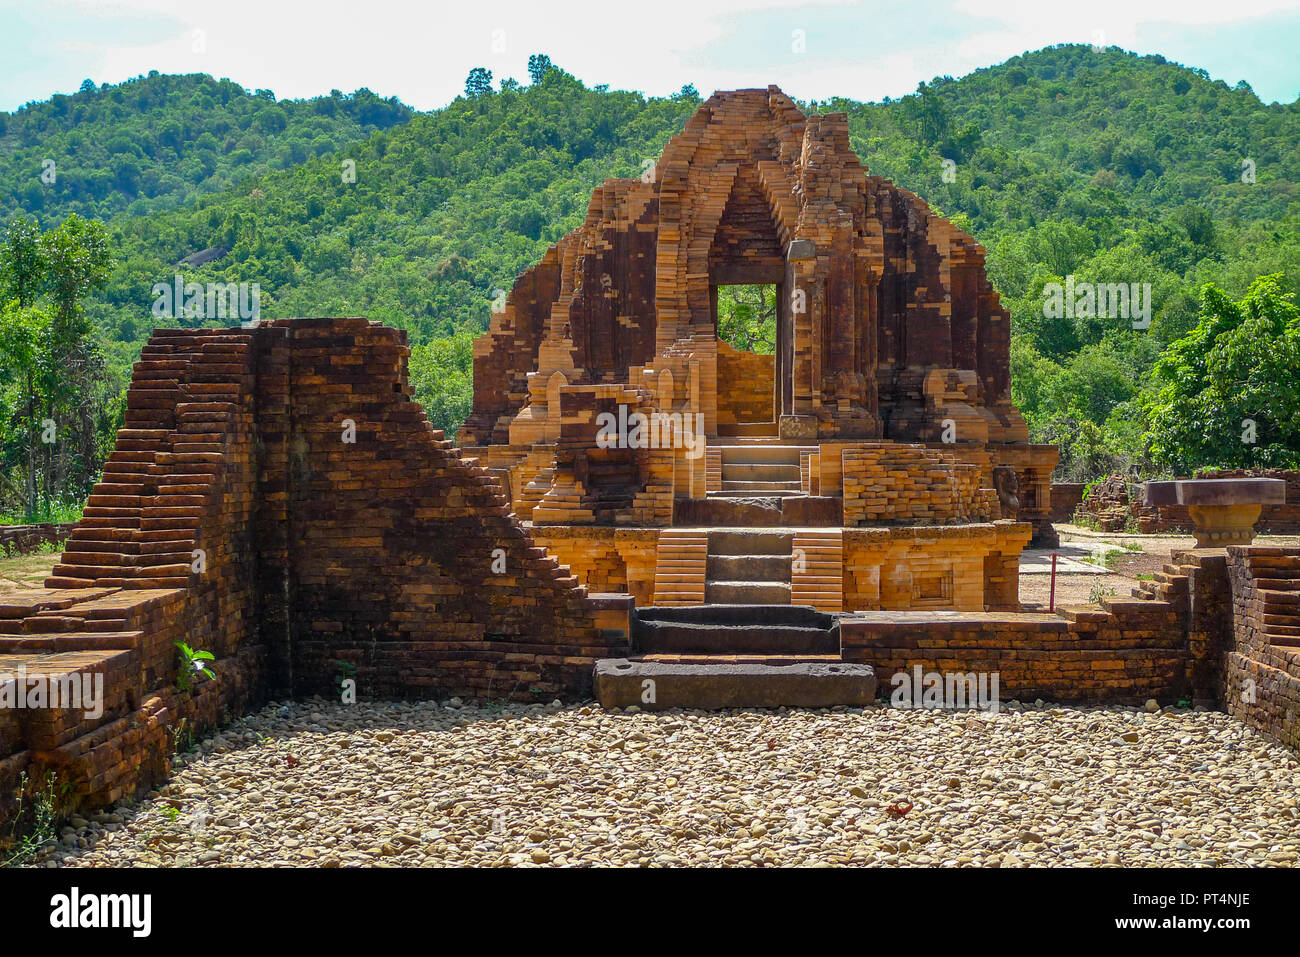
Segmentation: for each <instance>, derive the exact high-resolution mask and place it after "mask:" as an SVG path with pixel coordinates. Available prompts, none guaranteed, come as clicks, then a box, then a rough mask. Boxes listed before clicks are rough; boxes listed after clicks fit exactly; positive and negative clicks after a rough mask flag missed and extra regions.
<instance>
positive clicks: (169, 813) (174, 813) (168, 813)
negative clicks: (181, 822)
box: [162, 804, 181, 821]
mask: <svg viewBox="0 0 1300 957" xmlns="http://www.w3.org/2000/svg"><path fill="white" fill-rule="evenodd" d="M162 816H163V817H165V818H167V820H169V821H175V820H176V819H177V818H178V817H180V816H181V809H180V808H178V807H176V806H175V805H173V804H168V805H167V806H166V807H165V808H163V809H162Z"/></svg>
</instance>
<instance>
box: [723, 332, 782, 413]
mask: <svg viewBox="0 0 1300 957" xmlns="http://www.w3.org/2000/svg"><path fill="white" fill-rule="evenodd" d="M775 376H776V357H775V356H769V355H760V354H758V353H756V352H741V351H740V350H738V349H735V348H733V347H732V346H731V345H729V344H728V343H727V342H725V341H723V340H718V424H719V425H736V424H737V423H742V422H775V421H776V417H775V416H774V415H773V414H772V407H773V406H772V403H773V400H774V385H773V383H774V380H775Z"/></svg>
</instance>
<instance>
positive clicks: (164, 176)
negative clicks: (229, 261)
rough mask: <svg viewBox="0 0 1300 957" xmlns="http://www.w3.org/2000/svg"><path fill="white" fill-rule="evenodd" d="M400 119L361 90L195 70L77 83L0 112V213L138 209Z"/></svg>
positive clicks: (403, 115) (309, 154)
mask: <svg viewBox="0 0 1300 957" xmlns="http://www.w3.org/2000/svg"><path fill="white" fill-rule="evenodd" d="M410 116H411V110H410V108H409V107H406V106H404V105H403V104H401V103H399V102H397V100H395V99H388V100H383V99H380V98H379V97H377V96H375V94H373V93H371V92H370V91H369V90H358V91H357V92H356V93H353V94H349V95H346V96H345V95H343V94H342V93H339V92H338V91H337V90H336V91H334V92H333V93H332V94H330V95H329V96H322V97H317V98H315V99H312V100H280V101H277V100H276V99H275V96H274V95H273V94H272V93H271V91H270V90H257V91H256V92H253V93H250V92H248V91H247V90H245V89H244V88H243V87H241V86H240V85H239V84H238V83H233V82H231V81H230V80H214V79H213V78H212V77H210V76H207V75H205V74H194V75H190V76H162V75H160V74H158V73H151V74H149V76H147V77H139V78H137V79H135V80H130V81H128V82H126V83H120V84H117V85H116V86H110V85H108V84H104V85H103V86H102V87H96V86H95V84H94V83H92V82H91V81H90V80H87V81H86V82H85V83H83V84H82V85H81V89H80V90H79V91H78V92H77V93H75V94H73V95H72V96H64V95H62V94H59V95H56V96H54V97H51V98H50V99H49V100H46V101H45V102H42V103H29V104H27V105H26V106H24V107H22V108H21V109H19V110H17V111H15V112H13V113H2V112H0V218H3V219H4V220H5V221H7V220H8V219H9V218H10V217H11V216H12V215H13V214H14V213H15V212H17V211H19V210H24V211H26V212H28V213H32V214H36V215H39V216H41V217H42V218H43V219H62V218H63V217H64V216H66V215H67V214H68V213H79V214H81V215H82V216H86V217H93V218H99V219H105V218H108V217H110V216H113V215H115V214H117V213H121V212H124V211H125V212H129V213H130V214H132V215H137V216H138V215H144V214H146V213H150V212H153V211H156V210H160V209H168V208H172V207H175V206H178V205H181V204H184V203H186V202H188V201H191V200H193V199H194V198H195V197H196V196H198V195H201V194H203V193H211V192H217V191H220V190H223V189H225V188H227V187H229V186H230V185H231V184H232V183H234V182H236V181H237V180H243V179H248V178H251V177H256V176H260V175H264V174H265V173H267V172H268V171H270V170H275V169H284V168H287V167H290V166H294V165H296V164H298V163H303V162H306V161H307V160H309V159H311V158H313V157H316V156H320V155H322V154H324V153H328V152H331V151H333V150H336V149H338V148H339V147H340V146H343V145H344V144H346V143H351V142H353V141H355V140H358V139H362V138H364V137H365V136H368V135H369V134H370V133H372V132H373V131H375V130H377V129H387V128H388V127H390V126H393V125H395V124H398V123H403V122H405V121H406V120H407V119H408V118H409V117H410ZM51 162H52V163H53V166H52V167H50V166H49V163H51ZM43 174H44V178H42V176H43Z"/></svg>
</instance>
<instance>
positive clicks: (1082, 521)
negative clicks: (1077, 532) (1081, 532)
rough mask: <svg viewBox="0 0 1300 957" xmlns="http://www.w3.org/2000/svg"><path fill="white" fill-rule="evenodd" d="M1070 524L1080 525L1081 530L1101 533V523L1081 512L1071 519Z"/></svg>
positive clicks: (1077, 511)
mask: <svg viewBox="0 0 1300 957" xmlns="http://www.w3.org/2000/svg"><path fill="white" fill-rule="evenodd" d="M1070 524H1072V525H1078V526H1079V527H1080V528H1086V529H1088V530H1089V531H1092V532H1100V531H1101V523H1100V522H1098V521H1097V519H1095V518H1093V517H1092V516H1091V515H1088V514H1086V513H1084V512H1083V511H1080V510H1076V511H1075V513H1074V517H1073V518H1072V519H1070Z"/></svg>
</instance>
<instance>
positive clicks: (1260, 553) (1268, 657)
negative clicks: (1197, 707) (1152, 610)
mask: <svg viewBox="0 0 1300 957" xmlns="http://www.w3.org/2000/svg"><path fill="white" fill-rule="evenodd" d="M1228 575H1229V578H1230V580H1231V583H1232V645H1231V648H1230V650H1229V651H1228V654H1227V656H1226V664H1225V668H1224V698H1225V700H1226V703H1227V707H1228V711H1229V712H1230V713H1231V714H1233V715H1235V716H1236V717H1238V718H1240V719H1241V720H1242V721H1244V722H1246V723H1247V724H1249V725H1251V726H1252V727H1255V728H1258V729H1259V730H1261V731H1263V732H1264V733H1265V734H1267V735H1269V736H1270V737H1272V738H1274V739H1275V740H1277V741H1280V742H1281V743H1283V744H1285V745H1287V746H1288V747H1290V748H1295V749H1298V750H1300V548H1268V547H1262V546H1240V545H1234V546H1230V547H1229V548H1228Z"/></svg>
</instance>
